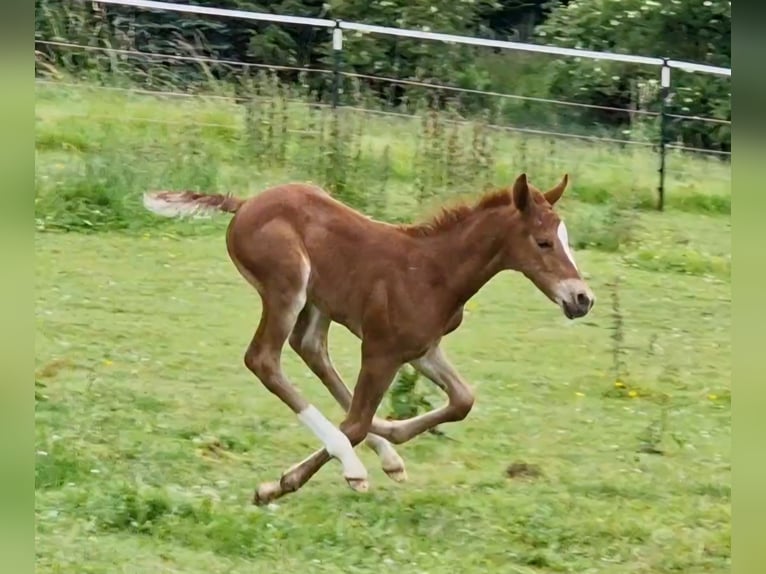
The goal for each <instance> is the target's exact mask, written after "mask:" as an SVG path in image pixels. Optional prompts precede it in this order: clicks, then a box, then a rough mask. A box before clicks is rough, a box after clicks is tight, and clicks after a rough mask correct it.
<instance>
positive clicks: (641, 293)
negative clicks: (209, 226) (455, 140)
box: [36, 224, 731, 574]
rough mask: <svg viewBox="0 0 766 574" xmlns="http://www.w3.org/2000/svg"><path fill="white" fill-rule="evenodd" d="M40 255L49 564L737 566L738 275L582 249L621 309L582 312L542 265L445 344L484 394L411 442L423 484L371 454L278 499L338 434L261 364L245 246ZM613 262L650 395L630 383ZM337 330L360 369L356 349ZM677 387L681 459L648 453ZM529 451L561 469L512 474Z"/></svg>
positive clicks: (65, 246) (298, 373) (533, 458)
mask: <svg viewBox="0 0 766 574" xmlns="http://www.w3.org/2000/svg"><path fill="white" fill-rule="evenodd" d="M191 226H192V225H191V224H190V227H191ZM36 256H37V268H38V279H37V284H38V289H37V301H38V302H37V348H36V356H37V366H38V378H39V380H40V382H41V383H43V384H44V385H45V386H44V387H42V388H41V392H42V394H43V395H44V396H43V397H41V400H39V401H38V403H37V412H36V432H37V449H38V455H37V470H36V492H37V496H36V520H37V553H38V557H37V562H38V571H40V572H78V573H81V572H110V573H111V572H163V571H167V572H174V571H180V572H185V573H191V572H205V573H207V574H209V573H214V572H261V571H264V572H266V571H271V570H273V569H286V568H291V567H304V568H305V567H307V568H310V569H311V571H316V572H381V571H388V570H391V569H396V570H399V571H402V572H423V571H429V572H444V571H461V572H483V571H492V572H559V571H561V572H615V573H616V572H621V573H622V572H647V573H649V572H651V573H653V574H656V573H661V572H726V571H728V567H729V551H730V544H729V532H730V486H729V485H730V463H729V450H730V408H729V402H728V396H729V376H730V375H729V374H730V369H731V357H730V347H729V328H730V285H729V283H728V282H723V281H720V280H716V279H711V278H704V277H696V276H684V275H679V274H675V273H674V274H667V273H657V272H651V271H644V270H640V269H634V268H630V267H625V266H621V265H620V263H619V259H617V257H616V256H614V255H609V254H601V253H598V252H591V251H586V252H582V253H581V254H580V255H579V259H580V262H581V265H582V267H583V268H584V269H585V270H587V272H588V273H589V274H590V276H591V283H592V285H593V288H594V289H595V291H596V293H597V294H598V295H599V297H600V300H599V303H598V305H597V307H596V308H595V310H594V312H593V315H592V316H591V317H589V318H588V319H585V320H583V321H579V322H576V323H571V322H567V321H566V320H565V319H564V318H563V317H562V316H561V314H560V312H559V311H558V310H557V309H555V308H554V307H553V306H551V305H550V303H548V302H547V301H546V300H544V298H543V296H542V295H540V294H539V293H537V292H536V291H535V289H534V288H533V287H532V286H531V285H530V284H528V283H527V282H526V281H525V280H524V279H522V278H519V277H517V276H514V275H502V276H499V277H498V278H496V279H495V280H493V281H492V282H491V283H490V284H489V285H488V286H487V287H486V288H485V289H484V290H482V291H481V292H480V293H479V295H478V296H477V297H476V299H475V300H474V301H472V303H471V305H470V310H469V312H468V316H467V319H466V322H465V325H464V327H463V328H462V329H461V330H459V331H458V332H456V333H455V334H454V335H452V336H451V337H449V339H448V341H447V343H446V348H447V350H448V353H449V354H450V356H451V357H452V358H453V360H454V362H455V364H456V365H457V366H458V368H459V369H460V371H461V372H462V373H463V374H464V375H465V376H466V377H467V378H468V379H469V380H470V381H471V382H472V383H473V385H474V386H475V388H476V391H477V396H478V402H477V405H476V408H475V410H474V411H473V412H472V413H471V415H470V416H469V418H468V419H466V420H465V421H464V422H462V423H460V424H456V425H445V426H444V427H443V429H442V430H444V431H445V432H446V433H447V435H448V437H449V438H448V439H444V438H439V437H435V436H430V435H424V436H422V437H419V438H418V439H416V440H415V441H413V442H412V443H410V444H407V445H404V446H402V447H400V448H399V451H400V453H401V454H402V456H403V457H404V458H405V460H406V462H407V465H408V471H409V474H410V482H409V483H407V484H404V485H397V484H395V483H392V482H390V481H389V480H388V479H387V478H386V477H385V475H384V474H383V473H382V471H381V470H380V469H379V467H378V462H377V459H376V458H375V457H374V455H373V454H372V453H370V452H368V451H367V450H360V453H361V456H362V458H363V460H364V461H365V462H366V463H367V465H368V468H369V469H370V471H371V483H372V488H371V490H370V492H368V493H367V494H365V495H359V494H355V493H353V492H351V491H350V490H349V489H348V488H347V487H346V486H345V483H344V481H343V479H342V477H341V475H340V470H339V467H338V465H337V464H335V463H331V464H330V465H328V466H327V467H326V468H325V469H323V471H322V472H320V473H319V475H317V476H316V477H315V479H314V480H312V481H311V482H310V483H309V484H308V485H307V486H306V487H305V489H303V490H302V491H300V492H299V493H298V494H295V495H293V496H291V497H288V498H286V499H284V500H283V501H280V502H279V503H278V507H277V508H275V509H256V508H252V507H250V505H249V500H250V496H251V494H252V490H253V488H254V487H255V486H256V485H257V484H258V483H259V482H260V481H263V480H273V479H275V478H277V477H278V476H279V474H280V473H281V472H282V471H283V470H285V469H286V468H287V467H288V466H290V465H291V464H292V463H294V462H296V461H298V460H299V459H301V458H302V457H303V456H305V455H306V454H308V453H309V452H310V451H312V450H313V449H314V448H316V447H317V446H318V445H317V443H316V441H315V440H314V439H313V438H312V437H311V435H310V434H309V433H308V432H307V431H306V430H305V429H303V428H302V427H301V426H300V425H299V423H298V421H297V420H296V419H295V417H294V416H292V415H291V414H290V413H289V410H288V409H287V408H286V407H285V406H284V405H282V404H280V403H279V402H278V401H277V400H276V399H275V398H274V397H272V396H271V395H269V394H268V392H267V391H265V390H264V389H263V388H262V387H261V386H260V384H259V383H258V382H257V380H255V379H254V377H253V376H252V375H250V374H249V372H247V370H246V369H245V367H244V366H243V364H242V356H243V352H244V349H245V348H246V345H247V343H248V341H249V339H250V336H251V335H252V332H253V330H254V328H255V325H256V323H257V320H258V316H259V303H258V298H257V296H256V295H255V293H254V292H253V291H252V290H251V289H250V288H249V287H248V286H247V285H246V284H245V282H244V281H243V280H242V279H241V278H240V277H239V276H238V274H237V273H236V271H235V270H234V268H233V267H232V265H231V264H230V263H229V261H228V260H227V258H226V255H225V248H224V245H223V237H222V236H213V235H209V234H206V235H203V236H201V237H196V238H195V237H185V238H181V237H174V236H169V235H167V234H166V235H165V236H158V235H151V236H148V237H140V236H133V237H131V236H124V235H116V234H99V235H81V234H58V233H56V234H50V233H49V234H41V235H39V236H38V241H37V253H36ZM615 273H621V274H622V276H623V281H622V285H623V287H622V289H621V299H622V313H623V315H624V317H625V322H626V337H627V341H626V354H627V362H628V366H629V371H630V374H629V376H628V378H627V379H626V384H627V385H628V386H629V387H630V388H636V389H639V390H640V391H641V392H640V394H639V396H637V397H636V398H630V397H629V396H627V395H625V394H622V395H614V393H612V392H611V391H612V390H613V389H614V377H613V376H612V374H611V372H612V371H611V355H610V348H611V342H610V328H609V327H610V324H611V317H610V313H611V311H610V308H609V296H608V290H607V287H606V284H607V283H608V282H609V281H610V280H611V278H612V276H613V275H614V274H615ZM331 337H332V340H331V346H332V353H333V357H334V359H335V362H336V364H337V366H338V368H339V370H340V371H341V373H342V374H343V375H344V377H345V378H346V380H348V381H353V377H354V374H355V371H356V368H357V366H358V343H357V341H356V340H355V339H353V338H352V336H350V335H349V334H348V333H346V332H345V331H343V330H341V329H333V331H332V334H331ZM652 339H654V342H652ZM650 345H651V346H653V348H654V351H653V354H650V352H649V351H648V349H649V347H650ZM285 360H286V369H287V372H288V374H289V376H291V378H292V379H293V380H294V381H295V382H296V384H298V385H299V386H300V388H301V389H302V390H303V392H304V393H305V394H306V395H307V396H308V397H309V398H310V400H312V401H313V402H315V403H316V404H317V405H318V407H319V408H320V409H321V410H322V411H324V412H325V413H327V414H328V415H329V416H330V417H331V418H332V419H333V420H336V421H337V420H339V419H340V417H341V412H340V410H339V408H338V407H337V406H336V405H335V404H334V403H333V401H332V400H331V398H330V397H329V394H328V393H327V392H326V391H325V390H324V389H323V388H322V386H321V384H320V383H319V382H318V381H316V380H315V379H314V378H313V377H312V376H311V375H310V374H309V372H308V370H307V369H306V368H305V367H303V366H302V365H301V364H300V363H299V362H298V360H297V359H296V358H295V357H294V356H293V354H292V352H290V351H288V352H287V353H286V358H285ZM661 395H667V396H668V397H669V398H668V399H667V401H668V402H667V403H666V407H665V408H666V409H667V411H666V412H667V428H666V430H665V433H664V434H663V435H662V436H661V437H660V440H659V445H660V447H661V448H662V449H663V450H664V452H665V454H664V455H662V456H658V455H651V454H643V453H641V452H638V451H639V450H640V446H641V443H642V441H643V440H644V436H645V434H646V433H647V428H648V427H651V426H652V425H653V424H656V423H657V421H658V420H659V419H660V417H661V408H662V407H661V404H660V402H658V401H656V400H654V398H653V397H657V396H661ZM711 396H714V397H715V398H714V399H711V398H710V397H711ZM449 439H452V440H449ZM518 460H521V461H527V462H529V463H533V464H537V465H539V466H540V468H541V470H542V472H543V476H542V477H540V478H536V479H525V480H521V479H509V478H507V477H505V476H504V469H505V468H506V466H507V465H509V464H510V463H512V462H514V461H518Z"/></svg>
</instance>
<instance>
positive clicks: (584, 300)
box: [556, 279, 596, 319]
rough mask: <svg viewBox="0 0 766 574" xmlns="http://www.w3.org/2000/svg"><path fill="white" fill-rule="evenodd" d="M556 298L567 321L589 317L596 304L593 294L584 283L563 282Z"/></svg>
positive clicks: (574, 280) (578, 281) (576, 281)
mask: <svg viewBox="0 0 766 574" xmlns="http://www.w3.org/2000/svg"><path fill="white" fill-rule="evenodd" d="M556 291H557V296H556V302H557V303H558V304H559V305H560V306H561V310H562V311H564V315H566V317H567V319H578V318H580V317H584V316H585V315H587V314H588V313H589V312H590V310H591V309H593V305H594V304H595V302H596V298H595V297H594V295H593V292H592V291H591V290H590V289H589V288H588V286H587V285H586V284H585V282H584V281H581V280H578V279H568V280H566V281H562V282H561V283H560V284H559V286H558V289H557V290H556Z"/></svg>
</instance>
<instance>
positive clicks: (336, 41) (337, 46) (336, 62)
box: [332, 20, 343, 108]
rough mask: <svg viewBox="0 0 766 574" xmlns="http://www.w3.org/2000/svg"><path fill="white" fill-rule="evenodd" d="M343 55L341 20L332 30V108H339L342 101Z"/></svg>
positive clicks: (336, 21)
mask: <svg viewBox="0 0 766 574" xmlns="http://www.w3.org/2000/svg"><path fill="white" fill-rule="evenodd" d="M342 55H343V30H342V29H341V27H340V20H335V28H333V30H332V107H333V108H337V107H338V102H339V100H340V65H341V57H342Z"/></svg>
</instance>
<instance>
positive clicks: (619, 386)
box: [614, 381, 625, 389]
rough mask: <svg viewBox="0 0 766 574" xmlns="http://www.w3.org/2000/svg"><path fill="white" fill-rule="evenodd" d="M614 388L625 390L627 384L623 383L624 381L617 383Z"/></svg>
mask: <svg viewBox="0 0 766 574" xmlns="http://www.w3.org/2000/svg"><path fill="white" fill-rule="evenodd" d="M614 386H615V387H617V388H618V389H624V388H625V383H623V382H622V381H615V382H614Z"/></svg>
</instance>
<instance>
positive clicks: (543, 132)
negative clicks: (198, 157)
mask: <svg viewBox="0 0 766 574" xmlns="http://www.w3.org/2000/svg"><path fill="white" fill-rule="evenodd" d="M36 82H37V83H41V84H45V85H54V86H55V85H64V86H67V87H74V88H83V89H90V90H93V89H95V90H99V89H104V90H109V91H119V92H129V93H137V94H140V95H148V96H151V95H157V96H181V97H192V98H194V97H198V98H205V97H207V96H204V95H201V94H186V93H183V92H166V91H159V90H158V91H153V90H134V89H131V88H114V87H103V86H90V85H79V84H73V83H64V82H55V81H47V80H36ZM213 97H217V98H222V99H227V100H230V101H234V102H238V101H240V102H243V101H248V100H249V99H252V98H226V97H225V96H213ZM288 101H290V102H291V103H297V104H301V105H305V106H306V107H315V108H325V109H330V108H332V105H331V104H323V103H314V102H312V103H310V104H308V103H306V102H302V101H296V100H288ZM342 109H343V110H349V111H355V112H361V113H366V114H372V115H381V116H390V117H398V118H401V119H407V120H421V119H422V118H423V116H421V115H417V114H407V113H403V112H391V111H385V110H371V109H369V108H361V107H356V106H343V108H342ZM67 117H78V118H79V117H82V118H85V117H92V118H94V119H99V118H100V119H109V118H108V117H107V116H93V115H87V114H70V115H68V116H67ZM123 119H124V120H125V121H146V122H150V123H159V124H162V123H167V124H178V123H181V122H175V121H172V120H159V119H155V118H146V119H144V118H139V117H127V116H120V118H119V120H123ZM442 121H443V122H444V123H446V124H450V125H454V124H459V125H466V124H470V123H471V121H470V120H464V119H449V118H445V119H444V120H442ZM194 125H200V126H207V127H227V128H234V126H231V125H228V124H213V123H202V122H195V123H194ZM486 127H487V128H489V129H492V130H494V131H505V132H514V133H522V134H528V135H535V136H544V137H551V138H569V139H577V140H582V141H588V142H591V143H614V144H620V145H628V146H631V145H632V146H642V147H653V146H655V145H656V144H655V143H653V142H649V141H635V140H625V139H619V138H609V137H600V136H588V135H582V134H572V133H567V132H556V131H550V130H540V129H534V128H521V127H515V126H507V125H498V124H487V125H486ZM679 149H682V148H679ZM690 149H691V148H690Z"/></svg>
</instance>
